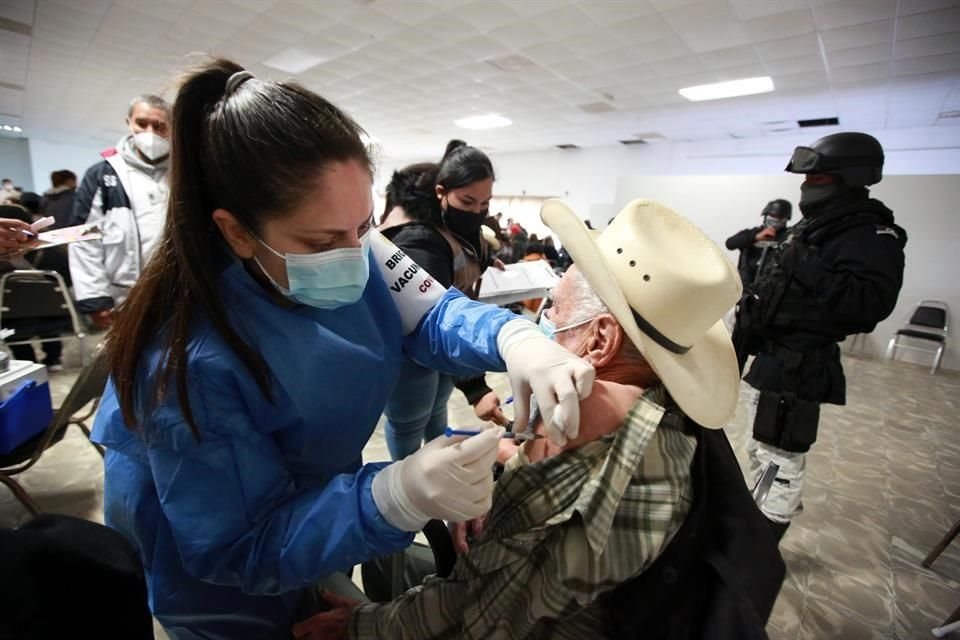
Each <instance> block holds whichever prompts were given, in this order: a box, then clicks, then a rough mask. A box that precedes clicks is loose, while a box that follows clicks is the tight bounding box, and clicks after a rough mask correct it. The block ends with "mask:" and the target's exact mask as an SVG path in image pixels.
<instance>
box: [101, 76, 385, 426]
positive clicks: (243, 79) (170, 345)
mask: <svg viewBox="0 0 960 640" xmlns="http://www.w3.org/2000/svg"><path fill="white" fill-rule="evenodd" d="M172 124H173V126H172V135H171V141H170V198H169V203H168V206H167V217H166V222H165V225H164V230H163V238H162V240H161V242H160V243H159V246H158V248H157V250H156V252H155V253H154V255H153V257H152V258H151V259H150V261H149V263H148V264H147V266H146V268H145V269H144V270H143V273H142V274H141V276H140V278H139V280H138V281H137V284H136V285H135V286H134V287H133V289H132V290H131V292H130V295H129V297H128V298H127V300H126V302H124V304H123V305H122V307H121V308H120V309H119V311H118V313H117V320H116V324H115V326H114V327H113V329H112V330H111V332H110V334H109V336H108V338H107V345H106V349H107V357H108V359H109V364H110V371H111V374H112V376H113V381H114V385H115V387H116V390H117V396H118V400H119V403H120V408H121V411H122V413H123V418H124V422H125V423H126V424H127V425H128V426H129V427H134V426H135V425H136V424H137V423H138V422H139V421H140V420H141V419H142V417H143V416H144V414H145V413H147V412H149V411H150V410H151V408H152V407H153V406H155V405H156V404H157V403H158V402H160V401H161V400H162V399H163V398H165V397H166V396H167V394H168V392H169V387H170V383H171V382H173V384H174V385H175V389H176V394H177V399H178V401H179V405H180V407H181V410H182V413H183V415H184V418H185V420H186V422H187V424H188V425H189V426H190V429H191V430H192V431H193V433H194V435H195V436H197V437H198V438H199V436H200V432H199V428H198V426H197V424H196V421H195V420H194V416H193V412H192V411H191V408H190V403H189V401H188V387H189V385H188V379H189V373H190V372H189V371H188V365H187V362H188V358H187V348H188V342H189V338H190V330H191V327H192V326H193V324H194V323H195V322H196V321H197V320H198V319H199V318H202V317H205V318H206V319H207V320H208V321H209V322H210V323H211V324H212V326H213V328H214V329H215V330H216V331H217V333H219V334H220V337H221V338H222V339H223V341H224V342H225V343H226V344H227V346H228V347H229V348H230V349H231V350H232V351H233V352H234V353H235V354H236V356H237V357H238V358H239V359H240V361H241V362H242V363H243V365H244V367H245V368H246V369H247V370H248V371H249V373H250V375H252V376H253V378H254V380H256V382H257V385H258V386H259V387H260V389H261V391H262V392H263V393H264V394H265V395H266V396H267V397H268V398H270V395H271V394H270V371H269V369H268V368H267V365H266V363H265V361H264V359H263V357H262V356H261V355H260V354H259V353H258V351H257V350H256V348H255V347H254V346H252V345H250V344H248V343H247V342H246V341H245V340H244V339H243V338H242V337H241V336H240V334H239V333H238V332H237V331H236V329H235V327H234V326H233V324H232V323H231V321H230V317H229V316H228V314H227V312H226V310H225V308H224V304H223V301H222V299H221V297H220V293H219V288H218V280H219V276H220V273H221V271H222V270H223V268H224V267H225V265H226V264H229V257H228V256H229V248H228V247H227V246H226V243H225V242H223V240H222V237H221V235H220V232H219V230H218V229H217V227H216V226H215V224H214V222H213V220H212V213H213V211H214V210H216V209H226V210H228V211H230V212H231V213H232V214H233V216H234V217H235V218H236V219H237V220H238V221H239V222H240V223H241V224H243V225H244V226H246V227H247V228H248V229H251V230H252V231H254V232H257V231H259V229H260V228H261V226H262V225H263V223H264V222H265V221H266V220H268V219H270V218H276V217H282V216H284V215H286V214H287V213H288V212H290V211H291V210H293V209H294V208H295V207H296V206H297V205H298V204H300V202H301V201H302V199H303V198H304V197H306V195H307V194H308V193H310V192H311V190H312V189H314V188H315V186H316V177H317V174H318V173H319V172H320V171H321V170H322V169H323V168H324V166H325V165H327V164H328V163H330V162H335V161H341V162H342V161H347V160H357V161H359V162H361V163H362V164H364V165H365V166H367V167H369V166H370V159H369V156H368V155H367V150H366V148H365V146H364V144H363V142H362V141H361V138H360V133H361V129H360V128H359V127H358V126H357V124H356V123H355V122H354V121H353V120H352V119H350V117H349V116H347V115H346V114H344V113H343V112H342V111H340V110H339V109H337V108H336V107H335V106H334V105H332V104H330V103H329V102H327V101H326V100H324V99H323V98H321V97H320V96H318V95H316V94H314V93H312V92H310V91H308V90H307V89H305V88H303V87H301V86H299V85H296V84H288V83H277V82H271V81H267V80H260V79H257V78H254V77H253V75H252V74H250V73H249V72H246V71H244V69H243V67H241V66H240V65H238V64H236V63H234V62H231V61H229V60H224V59H214V60H211V61H210V62H208V63H206V64H204V65H202V66H201V67H199V68H197V69H195V70H194V71H193V72H191V73H189V74H188V75H187V76H186V77H185V78H184V80H183V82H182V84H181V85H180V89H179V92H178V94H177V98H176V101H175V103H174V105H173V123H172ZM158 337H159V339H160V340H161V342H160V344H161V353H160V358H159V361H158V362H157V363H156V365H155V368H154V369H153V370H146V369H145V368H144V364H145V363H144V354H145V353H146V352H147V350H148V349H149V348H150V347H151V344H152V343H154V341H156V340H157V339H158ZM143 383H147V384H148V385H149V386H147V387H146V388H147V389H150V390H151V393H150V394H149V395H148V396H145V395H143V394H142V393H140V392H139V391H138V389H141V388H143V387H141V385H142V384H143ZM143 398H147V401H148V406H141V405H140V404H139V401H140V400H141V399H143Z"/></svg>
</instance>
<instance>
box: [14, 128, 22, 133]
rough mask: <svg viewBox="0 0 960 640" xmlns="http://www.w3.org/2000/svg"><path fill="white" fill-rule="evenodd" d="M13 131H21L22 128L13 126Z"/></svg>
mask: <svg viewBox="0 0 960 640" xmlns="http://www.w3.org/2000/svg"><path fill="white" fill-rule="evenodd" d="M13 131H14V133H20V132H21V131H23V129H21V128H20V127H14V128H13Z"/></svg>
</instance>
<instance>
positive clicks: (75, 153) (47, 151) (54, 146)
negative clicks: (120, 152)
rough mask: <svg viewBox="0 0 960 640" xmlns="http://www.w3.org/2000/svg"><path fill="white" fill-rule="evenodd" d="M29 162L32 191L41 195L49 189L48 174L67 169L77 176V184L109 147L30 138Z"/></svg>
mask: <svg viewBox="0 0 960 640" xmlns="http://www.w3.org/2000/svg"><path fill="white" fill-rule="evenodd" d="M29 142H30V162H31V165H32V168H33V190H34V191H36V192H37V193H43V192H44V191H46V190H47V189H49V188H50V174H51V173H52V172H54V171H59V170H60V169H69V170H70V171H73V172H74V173H75V174H77V182H78V184H79V182H80V181H81V180H83V174H84V173H86V171H87V169H88V168H90V166H91V165H93V164H94V163H96V162H98V161H99V160H101V158H100V152H101V151H103V150H104V149H106V148H107V147H109V146H110V145H106V144H100V145H99V146H77V145H72V144H60V143H56V142H47V141H46V140H36V139H34V138H30V141H29Z"/></svg>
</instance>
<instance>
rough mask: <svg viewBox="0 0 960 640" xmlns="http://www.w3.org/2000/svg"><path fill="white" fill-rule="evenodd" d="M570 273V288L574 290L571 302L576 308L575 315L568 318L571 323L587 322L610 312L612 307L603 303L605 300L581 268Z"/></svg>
mask: <svg viewBox="0 0 960 640" xmlns="http://www.w3.org/2000/svg"><path fill="white" fill-rule="evenodd" d="M569 275H570V284H571V287H570V290H571V291H572V292H573V295H572V298H573V300H571V304H572V306H573V308H574V309H575V311H574V312H573V317H571V318H569V319H568V322H569V323H570V324H575V323H577V322H586V321H587V320H591V319H593V318H596V317H597V316H599V315H600V314H602V313H610V309H608V308H607V305H605V304H603V300H601V299H600V296H598V295H597V294H596V292H595V291H594V290H593V287H591V286H590V283H589V282H587V279H586V278H584V277H583V273H581V271H580V270H579V269H575V270H573V271H572V272H571V273H570V274H569Z"/></svg>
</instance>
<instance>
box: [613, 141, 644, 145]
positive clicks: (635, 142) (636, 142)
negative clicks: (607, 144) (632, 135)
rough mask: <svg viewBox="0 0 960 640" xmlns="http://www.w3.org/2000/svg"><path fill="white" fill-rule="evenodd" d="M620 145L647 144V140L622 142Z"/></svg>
mask: <svg viewBox="0 0 960 640" xmlns="http://www.w3.org/2000/svg"><path fill="white" fill-rule="evenodd" d="M620 144H627V145H630V144H647V141H646V140H621V141H620Z"/></svg>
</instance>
